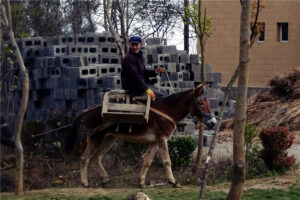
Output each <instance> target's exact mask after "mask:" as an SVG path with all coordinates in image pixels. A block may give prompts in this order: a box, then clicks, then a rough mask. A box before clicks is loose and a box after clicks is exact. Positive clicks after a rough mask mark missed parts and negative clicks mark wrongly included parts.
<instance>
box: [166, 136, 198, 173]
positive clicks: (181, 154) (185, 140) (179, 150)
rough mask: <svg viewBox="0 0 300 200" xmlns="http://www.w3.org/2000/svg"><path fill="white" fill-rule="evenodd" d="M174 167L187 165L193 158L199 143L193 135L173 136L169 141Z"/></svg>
mask: <svg viewBox="0 0 300 200" xmlns="http://www.w3.org/2000/svg"><path fill="white" fill-rule="evenodd" d="M168 146H169V153H170V158H171V162H172V166H173V167H175V168H176V167H187V166H188V165H189V164H190V162H191V160H192V153H193V151H194V150H195V148H196V146H197V144H196V142H195V140H194V139H193V138H192V137H177V138H171V139H170V140H169V141H168Z"/></svg>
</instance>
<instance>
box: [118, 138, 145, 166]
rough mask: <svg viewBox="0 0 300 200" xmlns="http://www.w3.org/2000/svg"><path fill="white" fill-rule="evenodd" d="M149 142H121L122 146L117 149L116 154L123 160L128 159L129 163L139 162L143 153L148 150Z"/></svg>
mask: <svg viewBox="0 0 300 200" xmlns="http://www.w3.org/2000/svg"><path fill="white" fill-rule="evenodd" d="M147 147H148V145H147V144H137V143H130V142H126V141H124V142H121V144H120V146H119V147H118V148H117V149H116V154H117V155H118V156H119V157H120V159H121V160H122V161H126V163H127V164H133V163H137V161H140V159H141V157H142V155H143V154H144V153H145V151H146V150H147Z"/></svg>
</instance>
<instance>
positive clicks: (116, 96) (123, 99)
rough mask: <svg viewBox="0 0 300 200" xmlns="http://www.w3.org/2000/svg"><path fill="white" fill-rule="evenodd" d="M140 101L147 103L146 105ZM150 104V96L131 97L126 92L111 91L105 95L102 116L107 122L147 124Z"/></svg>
mask: <svg viewBox="0 0 300 200" xmlns="http://www.w3.org/2000/svg"><path fill="white" fill-rule="evenodd" d="M139 101H144V102H145V101H146V104H142V103H139ZM137 103H139V104H137ZM150 104H151V97H150V96H146V95H145V96H141V97H130V95H129V94H128V93H127V92H126V91H125V90H111V91H109V92H106V93H105V94H104V99H103V107H102V114H101V115H102V117H103V119H104V120H106V121H112V122H117V123H137V124H146V123H147V122H148V119H149V110H150Z"/></svg>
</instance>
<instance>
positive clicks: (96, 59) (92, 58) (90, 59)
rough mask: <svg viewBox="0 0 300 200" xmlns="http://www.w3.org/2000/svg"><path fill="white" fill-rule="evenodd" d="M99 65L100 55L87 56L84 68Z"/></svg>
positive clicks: (84, 60)
mask: <svg viewBox="0 0 300 200" xmlns="http://www.w3.org/2000/svg"><path fill="white" fill-rule="evenodd" d="M98 63H99V56H98V55H87V56H85V57H84V59H83V66H84V65H90V64H98Z"/></svg>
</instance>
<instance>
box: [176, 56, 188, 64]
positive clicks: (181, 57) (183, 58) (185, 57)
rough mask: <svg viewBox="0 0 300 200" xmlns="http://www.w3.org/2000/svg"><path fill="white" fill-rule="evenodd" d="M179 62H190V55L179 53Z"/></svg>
mask: <svg viewBox="0 0 300 200" xmlns="http://www.w3.org/2000/svg"><path fill="white" fill-rule="evenodd" d="M178 62H180V63H190V57H189V56H188V55H187V54H179V55H178Z"/></svg>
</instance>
